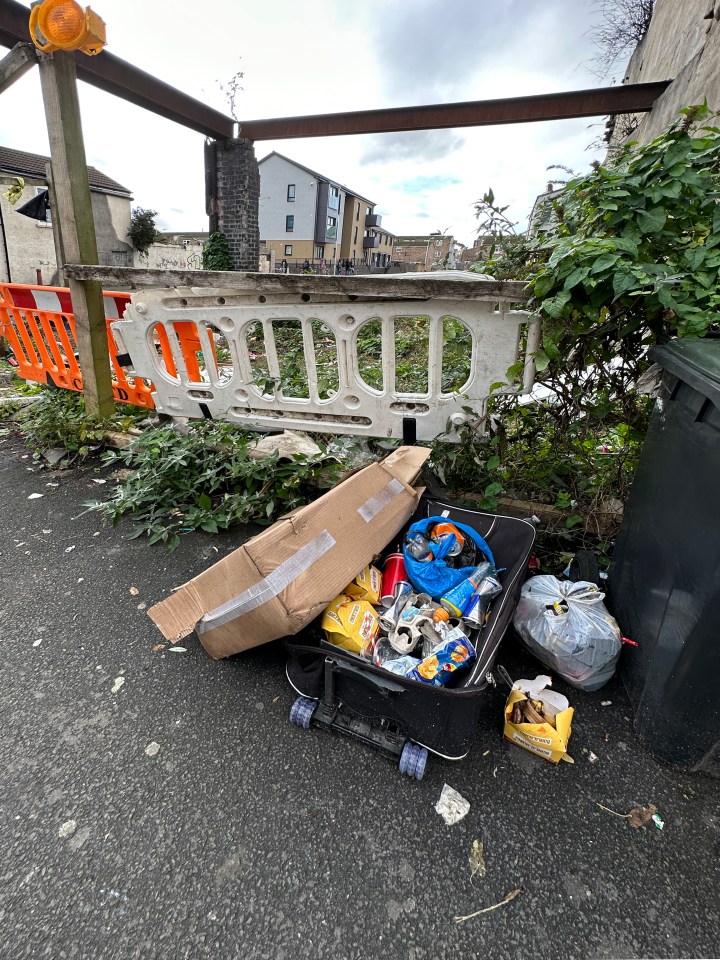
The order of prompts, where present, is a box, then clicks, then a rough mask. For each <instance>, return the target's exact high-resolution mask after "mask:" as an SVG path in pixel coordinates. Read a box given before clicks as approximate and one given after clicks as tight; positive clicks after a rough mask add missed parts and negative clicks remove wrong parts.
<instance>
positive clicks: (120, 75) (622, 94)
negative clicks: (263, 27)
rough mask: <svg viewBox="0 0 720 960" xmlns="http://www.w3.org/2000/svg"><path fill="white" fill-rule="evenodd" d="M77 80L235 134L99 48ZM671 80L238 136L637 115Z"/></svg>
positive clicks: (17, 37) (299, 122)
mask: <svg viewBox="0 0 720 960" xmlns="http://www.w3.org/2000/svg"><path fill="white" fill-rule="evenodd" d="M29 13H30V11H29V9H28V7H26V6H24V5H23V4H21V3H18V2H17V0H0V45H3V46H7V47H14V46H15V44H16V43H18V42H19V41H27V40H28V38H29V30H28V19H29ZM75 61H76V67H77V75H78V76H79V77H80V79H81V80H84V81H85V82H86V83H90V84H92V85H93V86H95V87H99V88H100V89H101V90H104V91H105V92H106V93H112V94H114V95H115V96H118V97H122V99H123V100H127V101H129V102H130V103H134V104H135V105H136V106H139V107H143V108H144V109H146V110H151V111H152V112H153V113H156V114H159V115H160V116H162V117H166V118H167V119H168V120H173V121H175V122H176V123H180V124H182V125H183V126H185V127H188V128H189V129H191V130H196V131H197V132H198V133H202V134H204V135H205V136H207V137H211V138H213V139H216V140H227V139H229V138H231V137H232V136H233V135H234V129H235V127H234V121H233V120H232V119H231V118H230V117H227V116H225V115H224V114H222V113H220V112H219V111H218V110H213V109H212V108H211V107H208V106H207V105H206V104H204V103H202V102H201V101H199V100H195V99H194V98H193V97H189V96H187V95H186V94H184V93H182V92H181V91H180V90H176V89H175V88H174V87H171V86H170V85H169V84H167V83H163V81H162V80H158V79H157V77H154V76H153V75H152V74H150V73H146V72H145V71H144V70H139V69H138V68H137V67H133V66H132V64H129V63H127V62H125V61H124V60H121V59H120V58H119V57H115V56H113V55H112V54H111V53H107V52H103V53H102V54H100V56H98V57H86V56H85V55H84V54H76V55H75ZM670 82H671V81H670V80H663V81H660V82H658V83H638V84H628V85H626V86H620V87H601V88H599V89H595V90H573V91H569V92H567V93H550V94H542V95H540V96H533V97H511V98H507V99H503V100H475V101H470V102H467V103H447V104H432V105H430V106H424V107H396V108H393V109H389V110H361V111H358V112H355V113H332V114H316V115H313V116H308V117H280V118H276V119H270V120H248V121H246V122H244V123H242V124H241V125H240V135H241V136H243V137H247V138H248V139H249V140H287V139H291V138H295V137H332V136H339V135H343V134H355V133H391V132H392V133H396V132H401V131H407V130H440V129H445V128H448V127H475V126H485V125H487V124H498V123H526V122H529V121H536V120H562V119H570V118H572V117H596V116H604V115H606V114H616V113H643V112H646V111H648V110H651V109H652V106H653V104H654V103H655V101H656V100H657V98H658V97H659V96H660V95H661V94H662V93H663V92H664V91H665V90H666V89H667V87H668V84H669V83H670Z"/></svg>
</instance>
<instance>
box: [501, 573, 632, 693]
mask: <svg viewBox="0 0 720 960" xmlns="http://www.w3.org/2000/svg"><path fill="white" fill-rule="evenodd" d="M604 597H605V594H604V593H602V592H601V591H600V590H598V588H597V586H596V585H595V584H594V583H587V582H586V581H584V580H580V581H579V582H578V583H571V582H570V581H565V580H558V579H557V577H552V576H541V577H532V578H531V579H530V580H528V581H527V582H526V583H525V584H523V588H522V590H521V592H520V602H519V603H518V605H517V608H516V610H515V616H514V618H513V625H514V627H515V629H516V630H517V632H518V633H519V634H520V637H521V639H522V641H523V643H524V644H525V646H526V647H527V648H528V650H530V652H531V653H533V654H534V655H535V656H536V657H537V658H538V660H540V661H541V663H544V664H545V666H546V667H549V668H550V669H551V670H554V671H555V673H557V674H558V675H559V676H561V677H562V678H563V679H564V680H567V682H568V683H570V684H572V686H573V687H577V688H578V689H579V690H589V691H591V690H599V689H600V687H602V686H603V684H605V683H607V682H608V680H609V679H610V677H611V676H612V675H613V673H614V672H615V667H616V666H617V661H618V657H619V656H620V650H621V648H622V642H621V638H622V634H621V633H620V629H619V628H618V625H617V623H616V622H615V620H614V618H613V617H611V616H610V614H609V613H608V611H607V608H606V607H605V605H604V603H603V598H604Z"/></svg>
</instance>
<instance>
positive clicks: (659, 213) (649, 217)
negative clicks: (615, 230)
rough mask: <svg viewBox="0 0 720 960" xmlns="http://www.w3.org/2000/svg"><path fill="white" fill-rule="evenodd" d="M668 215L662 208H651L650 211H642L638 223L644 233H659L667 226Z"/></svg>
mask: <svg viewBox="0 0 720 960" xmlns="http://www.w3.org/2000/svg"><path fill="white" fill-rule="evenodd" d="M666 220H667V213H666V212H665V211H664V210H663V208H662V207H651V208H650V210H641V211H639V213H638V217H637V222H638V226H639V227H640V229H641V230H642V231H643V233H658V232H659V231H660V230H662V228H663V227H664V226H665V221H666Z"/></svg>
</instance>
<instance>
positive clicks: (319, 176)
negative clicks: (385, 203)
mask: <svg viewBox="0 0 720 960" xmlns="http://www.w3.org/2000/svg"><path fill="white" fill-rule="evenodd" d="M270 157H280V159H281V160H285V162H286V163H291V164H292V165H293V166H294V167H298V169H300V170H304V171H305V173H309V174H310V176H311V177H315V179H316V180H324V181H325V183H332V184H333V185H334V186H336V187H340V189H341V190H343V191H344V192H345V193H349V194H350V196H351V197H357V198H358V200H364V201H365V203H369V204H370V205H371V206H373V207H374V206H375V201H374V200H368V198H367V197H364V196H363V195H362V194H361V193H358V192H357V190H351V189H350V187H345V186H343V184H342V183H340V182H339V181H338V180H333V179H332V177H326V176H325V174H324V173H318V172H317V170H311V169H310V167H306V166H304V164H302V163H298V162H297V160H291V159H290V157H286V156H285V154H284V153H278V152H277V150H273V151H272V153H269V154H268V155H267V156H266V157H263V158H262V160H258V166H259V167H261V166H262V165H263V163H265V161H266V160H269V159H270Z"/></svg>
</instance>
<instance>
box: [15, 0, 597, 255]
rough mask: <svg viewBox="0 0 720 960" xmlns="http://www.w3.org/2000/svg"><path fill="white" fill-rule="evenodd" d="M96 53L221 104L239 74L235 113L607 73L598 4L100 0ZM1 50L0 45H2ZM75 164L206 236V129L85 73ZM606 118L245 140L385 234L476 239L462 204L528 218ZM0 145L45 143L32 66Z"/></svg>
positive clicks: (535, 90) (586, 161)
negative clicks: (376, 220)
mask: <svg viewBox="0 0 720 960" xmlns="http://www.w3.org/2000/svg"><path fill="white" fill-rule="evenodd" d="M92 6H93V9H94V10H96V11H97V12H98V13H99V14H100V15H101V16H102V17H103V19H104V20H105V21H106V23H107V35H108V47H107V49H108V50H109V51H111V52H112V53H113V54H115V55H116V56H118V57H121V58H122V59H124V60H127V61H129V62H130V63H132V64H134V65H136V66H138V67H141V68H142V69H144V70H147V71H149V72H151V73H153V74H155V75H156V76H157V77H159V78H160V79H162V80H164V81H166V82H167V83H170V84H171V85H173V86H175V87H177V88H179V89H180V90H182V91H184V92H185V93H187V94H189V95H191V96H193V97H196V98H197V99H200V100H203V101H204V102H206V103H209V104H210V105H212V106H214V107H215V108H216V109H219V110H222V111H223V112H225V113H228V114H229V113H230V107H229V105H228V102H227V99H226V96H225V94H224V93H223V90H222V88H221V86H222V85H224V86H225V87H226V88H227V86H228V83H229V81H230V80H231V78H232V77H233V76H234V75H235V74H236V73H237V72H238V71H243V73H244V77H243V79H242V80H241V85H242V89H241V90H239V91H238V94H237V97H236V103H235V110H236V113H237V116H239V117H240V118H241V119H248V120H251V119H261V118H267V117H285V116H297V115H303V114H308V113H324V112H328V113H332V112H339V111H350V110H363V109H373V108H382V107H402V106H412V105H416V104H431V103H452V102H456V101H464V100H481V99H494V98H498V97H510V96H522V95H534V94H540V93H552V92H556V91H562V90H577V89H584V88H588V87H595V86H601V85H603V84H601V83H600V81H599V80H598V79H597V78H596V77H595V76H594V74H593V73H592V64H591V63H589V60H590V59H591V58H592V56H593V53H594V48H593V46H592V44H591V43H590V41H589V39H588V37H587V31H588V29H589V28H590V27H591V26H592V24H593V22H594V20H596V19H597V14H595V13H594V7H595V2H594V0H452V2H451V3H446V2H444V0H404V2H402V3H401V2H398V0H386V2H384V3H382V4H377V3H363V4H359V3H356V4H353V3H339V2H337V0H330V2H329V3H325V4H302V3H298V2H297V0H292V2H291V0H272V2H267V3H261V2H258V0H253V2H252V3H251V2H249V0H234V2H232V3H231V2H230V0H203V2H201V3H199V2H193V3H190V2H188V0H152V2H149V0H122V2H121V3H120V2H110V0H95V2H94V3H93V4H92ZM3 54H4V50H3V49H2V48H0V55H3ZM79 86H80V98H81V107H82V118H83V129H84V134H85V144H86V151H87V158H88V163H90V164H92V165H94V166H96V167H98V168H99V169H101V170H102V171H103V172H104V173H106V174H107V175H109V176H111V177H113V178H114V179H115V180H118V181H119V182H120V183H122V184H124V185H125V186H127V187H128V188H129V189H130V190H131V191H132V192H133V194H134V197H135V203H136V204H137V205H139V206H143V207H150V208H152V209H154V210H157V211H158V213H159V216H158V225H159V226H160V227H161V228H163V229H168V230H188V231H189V230H193V229H194V230H206V229H207V218H206V216H205V204H204V173H203V137H202V135H200V134H196V133H193V132H192V131H189V130H185V129H184V128H183V127H181V126H179V125H177V124H174V123H172V122H170V121H167V120H163V119H161V118H160V117H157V116H155V115H153V114H150V113H148V112H146V111H144V110H141V109H140V108H138V107H134V106H132V105H130V104H127V103H125V102H124V101H122V100H120V99H117V98H114V97H111V96H109V95H107V94H104V93H101V92H100V91H98V90H95V89H94V88H93V87H90V86H88V85H86V84H83V83H80V85H79ZM603 123H604V121H603V119H602V118H596V119H581V120H563V121H553V122H547V123H529V124H517V125H508V126H505V125H503V126H496V127H480V128H477V129H472V128H464V129H460V130H436V131H426V132H422V131H421V132H416V133H407V134H391V133H390V134H380V135H377V136H365V135H363V136H354V137H331V138H330V137H327V138H320V139H315V140H288V141H268V142H260V143H257V144H256V153H257V157H258V159H261V158H262V157H263V156H265V155H266V154H267V153H269V152H270V151H271V150H277V151H279V152H281V153H284V154H285V155H286V156H289V157H290V158H291V159H294V160H297V161H299V162H301V163H303V164H304V165H306V166H309V167H311V168H313V169H315V170H317V171H319V172H320V173H322V174H325V175H326V176H327V177H329V178H330V179H334V180H337V181H339V182H340V183H343V184H345V185H347V186H349V187H350V188H351V189H353V190H356V191H357V192H359V193H360V194H362V195H363V196H366V197H368V198H369V199H371V200H373V201H375V202H376V203H377V205H378V212H380V213H382V214H383V225H384V226H385V227H387V229H388V230H389V231H392V232H393V233H396V234H408V233H429V232H430V231H432V230H441V231H445V230H447V232H448V233H450V234H452V235H453V236H455V237H456V238H457V239H459V240H461V241H462V242H463V243H467V244H471V243H472V241H473V238H474V235H475V231H476V221H475V217H474V208H473V202H474V201H475V200H476V199H478V198H479V197H480V196H482V194H483V193H484V192H485V191H486V190H487V188H488V187H492V188H493V190H494V191H495V195H496V197H497V198H498V200H499V202H501V203H503V204H509V205H510V211H509V212H510V214H511V215H512V218H513V220H516V221H519V224H520V228H524V226H525V224H526V220H527V215H528V213H529V211H530V207H531V206H532V202H533V199H534V197H535V196H536V195H537V194H538V193H539V192H541V191H542V190H544V188H545V183H546V181H547V178H548V174H547V172H546V168H547V166H548V165H549V164H552V163H560V164H564V165H566V166H569V167H571V168H572V169H574V170H575V171H577V172H585V171H586V170H587V169H588V168H589V165H590V162H591V161H592V160H593V159H594V158H595V157H596V156H599V155H600V154H598V153H597V151H593V150H588V149H587V147H588V144H589V143H590V142H591V141H592V140H594V139H595V138H596V137H598V136H599V135H600V134H601V133H602V131H603ZM0 144H2V145H3V146H6V147H13V148H15V149H18V150H27V151H31V152H35V153H48V152H49V150H48V141H47V134H46V129H45V120H44V114H43V110H42V101H41V97H40V82H39V78H38V75H37V71H31V73H29V74H27V75H26V76H25V77H24V78H23V79H22V80H20V81H19V82H18V83H16V84H15V85H14V86H13V87H11V88H10V90H8V91H7V92H5V93H4V94H2V97H1V98H0Z"/></svg>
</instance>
